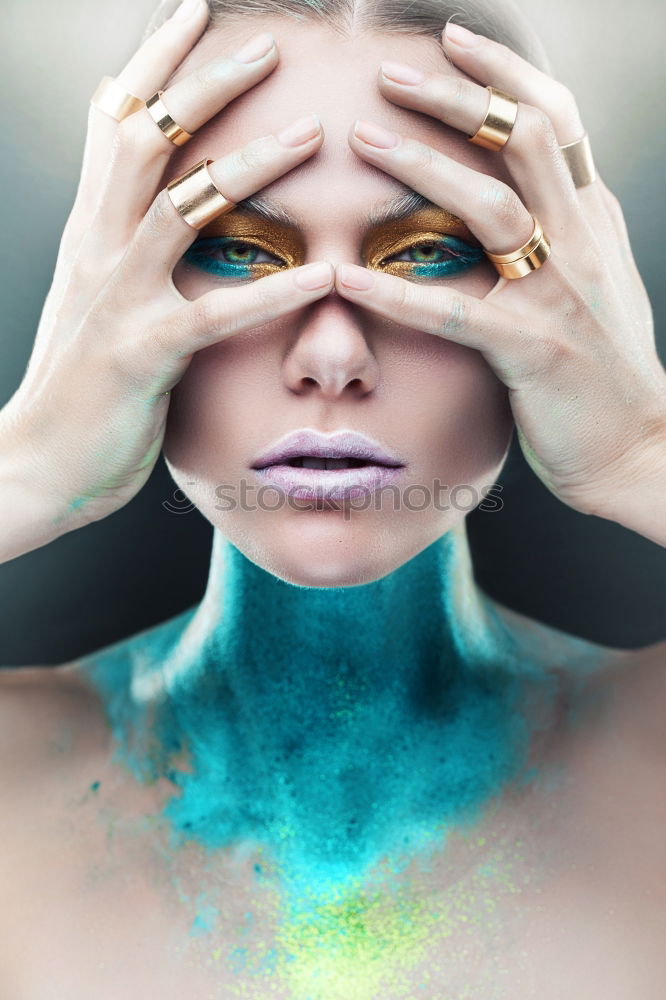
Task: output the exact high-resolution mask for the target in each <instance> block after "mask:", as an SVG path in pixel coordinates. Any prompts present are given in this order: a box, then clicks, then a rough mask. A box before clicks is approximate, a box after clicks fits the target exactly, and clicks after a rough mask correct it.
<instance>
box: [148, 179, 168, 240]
mask: <svg viewBox="0 0 666 1000" xmlns="http://www.w3.org/2000/svg"><path fill="white" fill-rule="evenodd" d="M176 215H177V212H176V209H175V207H174V204H173V202H172V201H171V198H170V197H169V194H168V192H167V189H166V188H162V190H161V191H159V192H158V194H157V195H156V197H155V198H154V199H153V203H152V205H151V206H150V209H149V210H148V212H147V213H146V215H145V216H144V217H143V220H142V223H141V230H142V235H143V236H144V237H146V238H147V239H148V240H154V239H164V237H165V235H166V234H167V233H169V232H171V231H172V230H173V228H174V222H175V221H176Z"/></svg>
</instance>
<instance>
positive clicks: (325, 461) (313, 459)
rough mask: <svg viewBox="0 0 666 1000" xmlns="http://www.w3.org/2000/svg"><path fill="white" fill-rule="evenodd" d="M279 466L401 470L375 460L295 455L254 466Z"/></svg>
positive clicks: (323, 468)
mask: <svg viewBox="0 0 666 1000" xmlns="http://www.w3.org/2000/svg"><path fill="white" fill-rule="evenodd" d="M281 466H287V467H288V468H292V469H322V470H336V471H337V470H338V469H363V468H366V467H368V466H376V467H377V468H379V467H380V466H381V467H383V468H385V469H393V468H402V466H400V465H397V464H396V465H388V464H387V463H385V462H379V461H376V460H370V459H366V458H354V457H353V456H351V455H350V456H343V457H342V458H321V457H320V456H319V455H295V456H293V457H292V458H282V459H278V460H277V461H276V462H271V463H269V464H267V465H257V466H254V468H256V469H271V468H273V469H275V468H279V467H281Z"/></svg>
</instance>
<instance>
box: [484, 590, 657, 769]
mask: <svg viewBox="0 0 666 1000" xmlns="http://www.w3.org/2000/svg"><path fill="white" fill-rule="evenodd" d="M492 607H493V609H494V611H495V612H496V613H497V614H498V615H499V617H500V619H501V620H502V621H504V622H505V624H506V625H507V627H508V628H509V629H510V632H511V634H512V635H513V636H514V637H516V641H517V644H518V647H517V648H518V649H519V652H520V655H521V657H524V658H525V661H526V662H531V663H533V664H534V663H535V664H537V665H538V666H539V667H540V668H542V669H543V670H544V671H548V670H555V671H557V673H558V675H559V676H560V677H561V678H562V679H563V682H564V686H565V689H566V691H567V702H568V704H569V705H570V707H571V710H572V711H571V717H572V718H574V719H576V720H578V722H582V721H583V720H585V723H586V731H587V733H588V735H591V734H592V732H595V731H596V732H597V733H600V731H601V730H604V731H606V732H613V733H615V734H617V733H619V732H620V731H621V732H622V733H623V739H624V740H626V741H627V745H629V744H632V745H634V746H636V747H637V748H638V747H640V746H645V747H646V748H647V747H650V748H651V752H652V751H653V750H654V748H655V745H657V744H659V745H661V747H662V748H663V749H664V750H665V751H666V724H665V722H664V720H665V719H666V641H662V642H656V643H652V644H651V645H648V646H642V647H639V648H636V649H620V648H615V647H611V646H604V645H601V644H599V643H595V642H591V641H589V640H586V639H581V638H579V637H578V636H574V635H570V634H569V633H567V632H564V631H562V630H560V629H557V628H553V627H552V626H549V625H545V624H544V623H543V622H539V621H537V620H535V619H531V618H528V617H526V616H524V615H521V614H519V613H518V612H515V611H513V610H512V609H509V608H508V607H506V606H504V605H502V604H500V603H498V602H496V601H493V602H492ZM596 723H599V725H600V727H601V728H600V729H596V728H595V727H596ZM587 727H589V728H587ZM576 728H578V727H576Z"/></svg>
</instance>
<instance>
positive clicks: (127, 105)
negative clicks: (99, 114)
mask: <svg viewBox="0 0 666 1000" xmlns="http://www.w3.org/2000/svg"><path fill="white" fill-rule="evenodd" d="M90 103H91V104H92V105H93V107H95V108H97V109H98V110H99V111H103V112H104V114H105V115H111V117H112V118H115V119H116V121H117V122H121V121H122V120H123V118H127V116H128V115H133V114H134V112H135V111H140V110H141V108H142V107H143V106H144V103H145V102H144V101H142V100H140V98H138V97H135V96H134V94H130V92H129V90H125V89H124V88H123V87H121V86H120V84H119V83H117V82H116V80H115V79H114V78H113V77H112V76H104V77H102V79H101V81H100V83H99V84H98V87H97V90H96V91H95V93H94V94H93V95H92V97H91V98H90Z"/></svg>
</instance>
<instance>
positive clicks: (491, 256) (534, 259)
mask: <svg viewBox="0 0 666 1000" xmlns="http://www.w3.org/2000/svg"><path fill="white" fill-rule="evenodd" d="M532 218H533V220H534V230H533V232H532V235H531V236H530V238H529V240H528V241H527V243H525V244H524V245H523V246H522V247H519V248H518V250H513V251H512V252H511V253H490V252H489V251H488V250H485V251H484V253H485V255H486V257H487V258H488V260H489V261H490V262H491V263H492V265H493V267H494V268H495V270H496V271H497V272H498V274H501V276H502V277H503V278H524V277H525V276H526V275H528V274H531V272H532V271H537V270H538V269H539V268H540V267H541V266H542V264H544V263H545V262H546V261H547V260H548V258H549V257H550V243H549V241H548V237H547V236H546V235H545V233H544V231H543V229H542V228H541V223H540V222H539V220H538V219H536V218H534V216H532Z"/></svg>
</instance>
